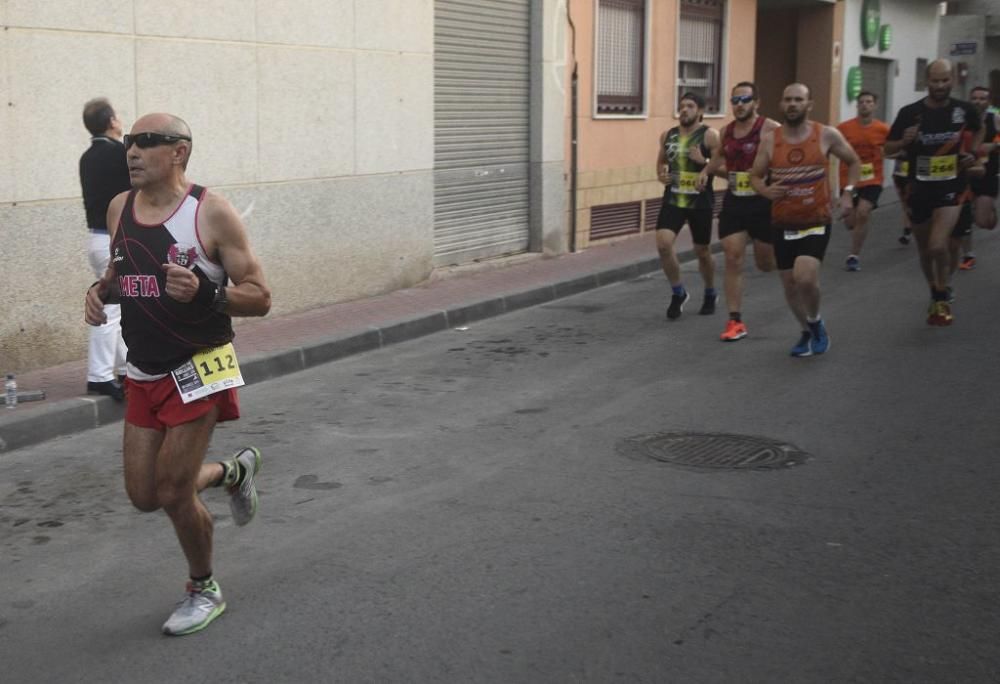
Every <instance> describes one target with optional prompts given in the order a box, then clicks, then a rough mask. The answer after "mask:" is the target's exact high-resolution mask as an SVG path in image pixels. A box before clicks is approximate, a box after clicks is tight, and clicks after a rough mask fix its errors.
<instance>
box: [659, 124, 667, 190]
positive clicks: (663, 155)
mask: <svg viewBox="0 0 1000 684" xmlns="http://www.w3.org/2000/svg"><path fill="white" fill-rule="evenodd" d="M666 141H667V132H666V131H663V133H661V134H660V149H659V151H658V152H657V153H656V177H657V178H659V179H660V182H661V183H663V184H664V185H670V174H669V173H667V150H666V148H665V147H664V144H665V143H666Z"/></svg>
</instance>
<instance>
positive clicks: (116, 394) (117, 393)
mask: <svg viewBox="0 0 1000 684" xmlns="http://www.w3.org/2000/svg"><path fill="white" fill-rule="evenodd" d="M87 394H103V395H104V396H106V397H111V398H112V399H114V400H115V401H124V400H125V390H124V388H122V386H121V385H119V384H118V383H117V382H115V381H114V380H108V381H107V382H88V383H87Z"/></svg>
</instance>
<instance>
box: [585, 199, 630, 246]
mask: <svg viewBox="0 0 1000 684" xmlns="http://www.w3.org/2000/svg"><path fill="white" fill-rule="evenodd" d="M641 206H642V203H641V202H625V203H623V204H604V205H602V206H599V207H593V208H592V209H591V210H590V239H591V240H600V239H602V238H609V237H615V236H617V235H629V234H631V233H638V232H639V219H640V218H641Z"/></svg>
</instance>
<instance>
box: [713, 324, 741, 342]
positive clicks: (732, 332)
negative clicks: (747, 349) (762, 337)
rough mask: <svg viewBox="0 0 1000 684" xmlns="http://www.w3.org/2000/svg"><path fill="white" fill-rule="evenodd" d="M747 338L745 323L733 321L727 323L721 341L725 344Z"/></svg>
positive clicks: (720, 337) (720, 336)
mask: <svg viewBox="0 0 1000 684" xmlns="http://www.w3.org/2000/svg"><path fill="white" fill-rule="evenodd" d="M746 336H747V327H746V326H745V325H743V321H734V320H732V319H730V320H729V322H728V323H726V330H725V332H723V333H722V334H721V335H719V339H720V340H722V341H723V342H735V341H736V340H742V339H743V338H744V337H746Z"/></svg>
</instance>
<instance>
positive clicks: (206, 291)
mask: <svg viewBox="0 0 1000 684" xmlns="http://www.w3.org/2000/svg"><path fill="white" fill-rule="evenodd" d="M217 289H218V287H217V286H216V284H215V283H213V282H212V281H211V280H209V279H208V278H200V277H199V278H198V292H196V293H195V295H194V299H193V300H191V301H193V302H195V303H197V304H200V305H202V306H203V307H205V308H206V309H208V308H211V306H212V302H214V301H215V293H216V290H217Z"/></svg>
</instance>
